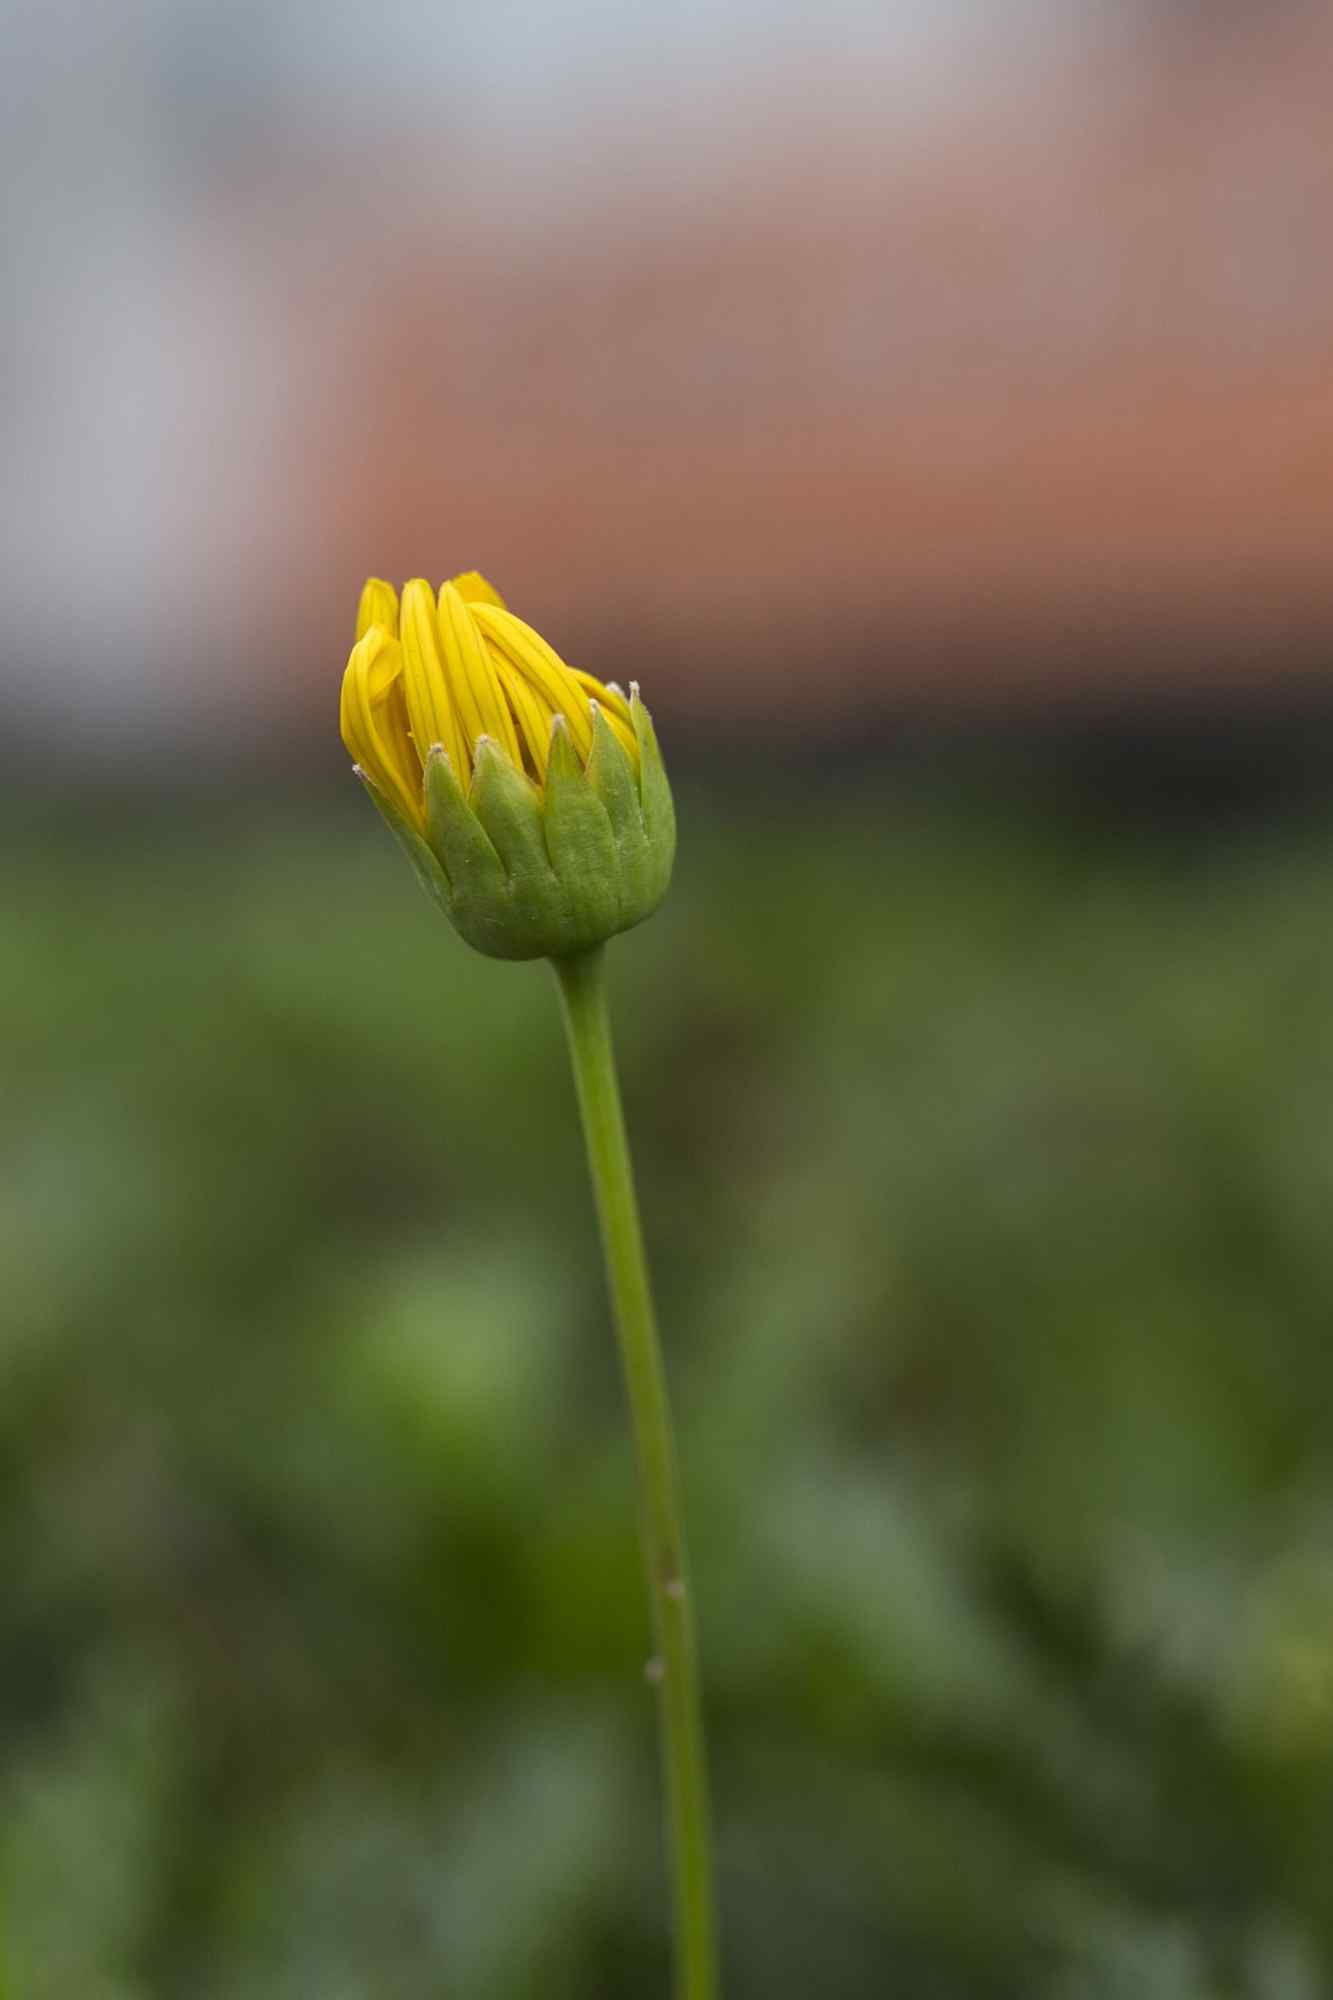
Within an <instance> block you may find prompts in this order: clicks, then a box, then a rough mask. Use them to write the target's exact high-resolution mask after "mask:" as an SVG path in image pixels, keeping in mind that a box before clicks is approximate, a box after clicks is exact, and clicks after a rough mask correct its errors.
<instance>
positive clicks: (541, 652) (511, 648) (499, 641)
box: [472, 604, 592, 770]
mask: <svg viewBox="0 0 1333 2000" xmlns="http://www.w3.org/2000/svg"><path fill="white" fill-rule="evenodd" d="M472 615H473V617H474V618H475V619H476V621H477V623H478V625H480V627H481V629H482V631H483V632H484V633H485V634H486V636H487V638H488V639H490V640H491V641H492V643H493V644H494V645H495V646H496V647H497V648H498V650H499V651H500V652H501V653H502V654H503V655H504V657H505V659H506V660H508V662H509V664H510V665H511V666H512V667H513V668H514V669H515V671H516V672H517V673H519V674H521V675H522V677H523V679H524V680H525V681H526V682H527V683H528V685H529V687H531V688H532V689H533V691H534V692H535V693H536V694H537V696H538V697H539V699H540V700H541V702H542V703H543V705H544V706H545V708H546V709H547V710H548V718H547V720H548V733H549V718H550V716H551V715H556V714H559V715H563V716H564V717H565V720H566V721H567V722H568V724H569V733H570V736H571V737H572V739H573V742H574V748H575V749H576V750H577V751H578V753H579V756H580V757H582V758H584V759H586V758H587V755H588V752H589V751H590V750H591V749H592V717H591V716H590V715H589V713H588V699H587V696H586V695H585V694H584V692H583V689H582V688H581V687H580V686H579V683H578V680H577V679H576V677H575V675H574V672H573V670H572V668H570V667H567V666H566V665H565V663H564V661H563V660H562V659H561V657H560V655H559V654H558V653H557V652H556V651H555V649H554V648H553V647H551V646H548V645H547V643H546V641H545V639H543V638H542V636H541V634H540V632H534V631H533V629H532V627H531V625H525V624H524V622H523V620H522V619H521V618H515V616H514V614H513V612H512V611H503V610H501V609H500V608H499V606H497V605H493V604H475V605H473V607H472ZM542 768H543V770H544V769H545V760H544V759H543V765H542Z"/></svg>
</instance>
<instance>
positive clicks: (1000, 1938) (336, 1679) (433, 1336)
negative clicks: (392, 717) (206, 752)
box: [0, 787, 1333, 2000]
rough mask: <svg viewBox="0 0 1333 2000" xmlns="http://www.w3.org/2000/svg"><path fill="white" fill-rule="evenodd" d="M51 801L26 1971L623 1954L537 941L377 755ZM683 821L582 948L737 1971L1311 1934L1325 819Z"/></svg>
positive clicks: (14, 1255)
mask: <svg viewBox="0 0 1333 2000" xmlns="http://www.w3.org/2000/svg"><path fill="white" fill-rule="evenodd" d="M811 817H813V819H814V820H815V821H816V822H817V824H818V828H819V831H818V833H817V834H816V835H814V836H812V835H811V834H810V832H809V822H810V819H811ZM92 825H93V831H92V832H91V833H87V832H85V833H84V835H83V836H82V837H79V836H76V835H73V834H69V833H65V834H60V835H54V834H53V835H52V836H51V837H50V838H48V839H46V840H43V841H39V842H30V843H28V845H27V846H26V848H25V847H19V848H17V850H16V849H15V846H14V844H13V843H12V842H11V860H10V870H9V881H10V894H9V896H8V898H7V900H6V908H5V911H4V915H3V919H0V922H2V925H3V932H2V948H3V954H4V963H5V965H6V967H7V968H8V970H7V975H6V978H5V980H4V983H3V985H4V990H3V998H2V999H0V1007H2V1009H3V1027H4V1041H3V1046H4V1049H5V1052H6V1060H5V1066H4V1069H5V1073H4V1076H3V1083H2V1086H0V1088H2V1090H3V1098H4V1106H5V1109H4V1122H3V1138H2V1140H0V1144H2V1145H3V1154H4V1186H5V1193H4V1205H3V1214H2V1215H0V1260H2V1262H3V1297H4V1300H5V1314H4V1326H3V1365H4V1393H3V1397H2V1398H0V1432H2V1434H3V1481H4V1498H5V1506H4V1510H3V1517H2V1518H3V1535H4V1546H3V1557H4V1576H5V1580H6V1587H5V1591H4V1600H3V1619H4V1634H3V1660H4V1729H5V1744H6V1759H5V1776H4V1780H3V1786H4V1814H3V1835H2V1839H3V1858H4V1876H5V1881H6V1884H7V1894H8V1901H9V1919H8V1922H9V1930H10V1948H11V1953H12V1958H13V1963H14V1975H15V1977H14V1991H15V1994H16V1996H22V2000H143V1996H149V1995H153V1996H157V1995H163V1996H172V2000H177V1996H179V2000H315V1996H318V2000H419V1997H420V1996H441V1995H448V1996H453V1995H458V1996H466V2000H526V1996H534V2000H535V1996H541V2000H566V1996H567V2000H576V1996H577V2000H589V1996H592V1997H593V2000H596V1997H597V1996H607V2000H615V1996H619V1995H625V1996H628V1995H631V1994H632V1995H635V1996H647V1995H652V1994H655V1993H660V1994H665V1992H666V1990H667V1962H668V1941H667V1938H666V1936H665V1934H664V1929H663V1924H664V1913H665V1909H666V1898H665V1893H664V1887H663V1883H662V1880H661V1873H660V1855H659V1844H658V1833H657V1804H658V1799H657V1794H658V1779H657V1771H656V1766H655V1745H654V1736H653V1723H652V1713H651V1702H650V1697H649V1694H648V1691H647V1689H646V1688H645V1686H644V1685H643V1682H642V1677H641V1668H642V1662H643V1658H644V1654H645V1652H646V1650H647V1632H646V1615H645V1609H644V1603H643V1596H642V1590H641V1585H640V1580H639V1573H638V1558H637V1548H636V1542H635V1519H634V1512H633V1495H632V1483H631V1470H630V1465H629V1460H628V1447H627V1443H626V1434H625V1424H624V1420H623V1414H622V1408H621V1399H620V1391H619V1384H618V1380H617V1377H616V1367H615V1355H614V1350H613V1345H612V1339H611V1334H610V1329H609V1326H608V1321H607V1314H606V1309H605V1305H604V1301H603V1294H602V1284H601V1274H600V1269H599V1265H598V1260H597V1246H596V1241H595V1236H594V1231H593V1223H592V1217H591V1208H590V1202H589V1197H588V1193H587V1189H586V1186H585V1180H584V1171H583V1164H582V1160H581V1156H580V1152H579V1143H578V1134H577V1129H576V1122H575V1116H574V1107H573V1099H572V1092H571V1088H570V1084H569V1081H568V1078H567V1075H566V1071H565V1066H564V1055H563V1050H562V1046H561V1041H560V1031H559V1022H558V1018H557V1011H556V1005H555V995H554V991H553V989H552V985H551V981H550V979H549V975H548V974H547V973H546V971H545V969H544V968H542V967H539V966H536V967H511V966H502V965H495V964H490V963H487V962H484V961H483V960H481V959H479V958H476V957H474V956H472V955H471V954H469V953H468V952H467V951H466V950H464V949H463V948H462V947H461V946H460V945H459V944H458V943H457V941H456V940H455V939H454V938H453V937H452V936H451V935H450V933H449V931H448V929H447V927H446V926H445V925H444V924H443V923H442V922H441V921H440V920H439V918H438V917H437V916H435V915H434V914H433V913H432V911H431V910H430V909H429V907H428V906H427V904H426V902H425V900H424V899H423V898H422V897H421V896H420V894H419V892H418V891H417V889H416V888H415V886H414V884H413V883H412V881H411V879H410V877H409V875H408V871H407V870H406V869H405V868H404V867H403V866H402V863H401V861H400V859H399V857H398V856H397V855H396V854H395V853H394V852H393V851H392V848H391V846H390V844H389V842H388V841H387V839H386V838H385V837H384V836H383V833H382V831H381V829H380V828H379V827H378V826H377V825H376V824H375V823H374V819H373V815H372V814H370V812H369V811H368V809H367V808H366V807H365V805H364V802H363V801H361V800H360V799H359V798H355V797H352V796H351V788H350V787H349V797H348V800H347V802H346V806H345V808H344V809H342V810H341V811H338V812H327V811H325V810H324V809H323V808H320V809H319V810H318V811H317V810H315V809H314V808H311V809H310V810H306V811H298V810H297V809H295V808H293V809H292V811H291V814H290V817H287V818H276V817H274V816H273V814H272V812H271V811H270V812H269V813H268V815H267V816H265V817H261V818H259V819H256V818H255V817H254V816H251V815H245V814H241V813H234V814H231V815H226V814H216V813H214V812H212V810H211V809H209V810H208V811H205V810H204V809H203V808H200V809H199V811H198V812H197V813H196V814H195V815H194V816H193V817H192V816H191V815H190V814H188V813H187V812H186V810H185V809H184V808H183V807H182V806H179V805H178V806H177V808H176V809H175V811H174V814H173V813H172V812H170V811H168V810H167V809H166V808H163V810H162V813H161V815H160V817H159V819H158V820H157V821H153V820H151V818H141V819H139V820H130V821H124V822H120V823H117V822H115V821H114V820H108V821H107V822H106V823H105V824H100V825H99V824H98V823H97V821H96V817H95V815H94V816H93V819H92ZM682 827H683V849H682V857H681V864H680V869H679V874H678V880H677V886H676V889H675V890H674V892H673V895H672V898H671V899H670V901H669V903H668V904H667V906H666V908H665V910H664V911H663V912H662V913H661V915H660V916H659V917H657V918H656V919H654V920H653V922H652V923H650V924H649V925H647V926H646V927H645V928H644V929H643V930H642V931H639V932H636V933H635V934H633V935H632V936H631V937H629V938H627V939H624V940H622V941H620V943H619V944H618V945H617V946H616V947H614V950H613V976H614V981H615V988H616V994H615V998H616V1011H617V1019H618V1026H619V1032H620V1039H621V1046H622V1053H623V1061H624V1070H625V1079H626V1090H627V1098H628V1106H629V1112H630V1119H631V1125H632V1129H633V1134H634V1138H635V1142H636V1147H637V1152H638V1157H639V1162H640V1178H641V1185H642V1192H643V1195H644V1199H645V1205H646V1213H647V1222H648V1230H649V1236H650V1240H651V1246H652V1251H653V1255H654V1260H655V1265H656V1270H657V1273H658V1276H659V1281H660V1287H661V1307H662V1317H663V1322H664V1327H665V1330H666V1336H667V1342H668V1350H669V1362H670V1367H671V1373H672V1379H673V1387H674V1392H675V1396H676V1401H677V1408H678V1417H679V1424H680V1431H681V1443H682V1451H683V1457H684V1468H685V1479H686V1487H687V1493H688V1505H689V1524H690V1532H691V1540H692V1545H693V1554H694V1563H695V1569H696V1573H697V1581H698V1587H699V1597H700V1622H701V1629H702V1643H703V1652H704V1663H705V1671H706V1678H707V1693H708V1706H709V1720H710V1728H711V1736H712V1744H713V1750H714V1757H715V1767H716V1787H717V1798H718V1810H719V1818H720V1831H721V1855H722V1869H723V1901H724V1908H725V1914H726V1926H727V1946H728V1957H729V1974H730V1983H729V1994H730V1995H731V1996H732V2000H749V1997H750V1996H753V2000H759V1996H766V2000H772V1996H777V1995H787V1994H790V1995H793V1996H796V1995H801V1996H808V1995H814V1994H818V1995H820V1996H822V2000H853V1996H855V2000H861V1996H872V1995H894V1996H901V2000H936V1996H938V2000H973V1996H975V2000H990V1996H995V2000H1010V1996H1012V2000H1029V1996H1033V1997H1034V2000H1121V1996H1123V2000H1130V1996H1133V2000H1317V1996H1319V1995H1322V1994H1326V1993H1328V1992H1330V1991H1333V1466H1331V1464H1330V1453H1329V1437H1330V1409H1331V1405H1333V1342H1331V1341H1330V1300H1331V1299H1333V1230H1331V1229H1330V1227H1329V1216H1330V1212H1331V1210H1333V1066H1331V1064H1330V1046H1331V1044H1330V1036H1329V1019H1328V1008H1329V996H1330V993H1331V992H1333V930H1331V928H1330V917H1329V912H1330V909H1331V908H1333V859H1331V858H1330V849H1329V843H1328V841H1327V838H1326V834H1325V833H1324V832H1323V831H1314V832H1312V831H1307V832H1306V833H1305V834H1304V835H1298V834H1293V833H1288V834H1286V835H1283V836H1281V837H1279V836H1278V835H1277V834H1275V833H1273V832H1271V831H1270V832H1268V833H1260V832H1256V831H1255V830H1254V829H1250V830H1249V832H1248V833H1246V834H1245V835H1244V837H1239V836H1237V837H1234V838H1229V839H1225V840H1223V839H1220V838H1213V839H1211V840H1205V839H1200V838H1193V839H1191V840H1189V841H1175V842H1163V841H1160V840H1157V841H1153V840H1147V839H1143V838H1131V837H1130V836H1129V834H1128V833H1127V832H1126V831H1125V830H1124V829H1123V828H1122V829H1121V830H1120V831H1119V832H1118V833H1114V834H1112V833H1106V832H1103V833H1101V834H1096V833H1092V832H1089V831H1087V830H1086V829H1084V830H1082V831H1079V830H1078V829H1076V828H1075V827H1074V826H1073V825H1072V824H1070V823H1069V822H1068V821H1066V820H1060V819H1058V818H1051V819H1047V820H1038V819H1032V818H1029V819H1027V820H1022V821H1020V820H1018V819H1016V818H1011V819H1009V820H1005V819H1004V818H1003V817H994V816H991V817H987V818H984V819H982V818H978V819H975V820H969V819H968V818H966V817H964V816H961V815H960V814H959V812H958V811H957V810H956V808H954V807H952V806H950V805H949V804H947V803H946V802H938V803H936V804H934V805H926V806H918V807H915V808H911V809H908V808H906V807H902V808H899V809H897V810H891V809H890V808H888V807H886V806H885V805H884V804H883V802H882V800H881V799H877V798H876V797H874V796H871V795H870V794H869V793H868V792H866V793H858V792H856V791H855V789H853V790H852V791H851V792H850V794H849V793H847V792H842V793H839V794H837V795H834V794H833V793H830V794H829V795H828V796H827V797H825V798H823V799H821V800H818V801H816V807H815V811H814V813H813V815H811V814H810V813H809V812H807V814H806V818H805V819H803V820H802V821H801V823H800V824H799V825H798V826H795V827H794V826H793V825H792V824H791V823H790V822H789V821H788V820H787V819H786V818H785V817H784V816H783V814H782V812H781V810H780V808H779V806H778V804H777V802H776V800H774V801H770V802H765V801H755V802H751V803H750V804H748V805H745V806H744V807H739V808H737V807H733V809H732V810H731V811H730V813H729V814H728V816H727V817H726V818H723V817H722V815H721V812H720V810H719V808H718V807H717V805H716V803H715V802H710V801H709V800H708V799H707V798H703V799H698V800H694V801H689V800H686V801H685V802H684V805H683V809H682Z"/></svg>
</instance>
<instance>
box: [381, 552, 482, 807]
mask: <svg viewBox="0 0 1333 2000" xmlns="http://www.w3.org/2000/svg"><path fill="white" fill-rule="evenodd" d="M399 623H400V626H401V631H402V641H403V687H404V691H405V693H406V696H407V713H408V719H409V722H410V724H411V729H412V738H413V741H414V742H415V744H416V748H417V755H418V757H419V758H420V759H421V761H422V763H423V764H424V763H425V760H426V758H427V756H428V755H429V754H430V751H431V749H432V747H433V746H434V745H435V744H436V743H442V744H443V745H444V747H445V749H446V750H447V751H448V752H449V758H450V761H451V763H452V764H453V767H454V771H455V773H456V774H457V777H458V782H459V784H460V785H463V786H466V784H467V781H468V778H469V776H470V775H471V771H472V745H471V743H470V742H469V741H468V738H467V736H466V734H465V732H464V730H463V726H462V723H461V721H460V719H459V714H458V709H457V705H456V703H455V701H454V699H453V691H452V689H451V687H450V682H449V675H448V672H447V670H446V667H445V658H444V648H443V647H442V646H441V644H440V627H439V620H438V618H437V616H436V611H435V592H434V591H433V590H432V589H431V587H430V585H429V584H428V583H427V582H426V581H425V580H424V578H422V577H414V578H413V580H412V582H411V583H407V584H404V585H403V605H402V612H401V615H400V620H399Z"/></svg>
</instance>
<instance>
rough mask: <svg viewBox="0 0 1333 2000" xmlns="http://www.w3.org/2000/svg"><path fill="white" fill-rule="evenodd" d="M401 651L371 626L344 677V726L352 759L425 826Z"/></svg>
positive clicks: (355, 648) (380, 628)
mask: <svg viewBox="0 0 1333 2000" xmlns="http://www.w3.org/2000/svg"><path fill="white" fill-rule="evenodd" d="M402 659H403V656H402V648H401V647H400V645H399V644H398V641H397V640H396V639H395V638H393V637H392V635H391V634H390V633H388V632H386V631H385V629H384V627H383V626H382V625H372V626H371V628H370V630H369V631H368V632H367V633H365V634H364V636H363V637H362V638H360V639H358V641H357V643H356V645H355V646H353V648H352V652H351V657H350V658H349V660H348V662H347V671H346V673H345V674H344V675H343V685H342V704H341V713H340V721H341V725H342V739H343V742H344V743H345V744H346V746H347V750H348V754H349V755H350V756H351V758H352V759H353V761H354V762H355V763H357V764H359V765H360V767H361V769H362V770H363V771H364V772H365V774H366V776H367V777H368V778H369V779H370V781H371V783H372V784H374V785H376V786H378V788H379V790H380V791H382V792H383V793H384V794H385V796H386V797H387V798H388V799H389V801H390V802H391V803H392V804H393V805H395V806H397V808H398V810H399V811H400V812H403V813H406V815H407V817H408V819H409V820H410V821H411V822H412V824H413V825H415V826H418V827H423V828H424V826H425V823H426V814H425V806H424V803H423V799H422V791H421V766H420V763H419V762H418V760H417V756H416V753H415V751H414V750H413V747H412V742H411V739H410V737H409V736H408V733H407V709H406V706H405V703H404V700H403V683H402Z"/></svg>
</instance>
